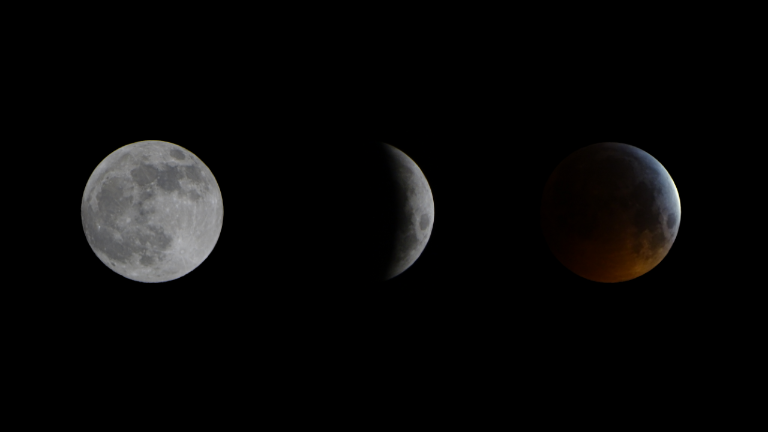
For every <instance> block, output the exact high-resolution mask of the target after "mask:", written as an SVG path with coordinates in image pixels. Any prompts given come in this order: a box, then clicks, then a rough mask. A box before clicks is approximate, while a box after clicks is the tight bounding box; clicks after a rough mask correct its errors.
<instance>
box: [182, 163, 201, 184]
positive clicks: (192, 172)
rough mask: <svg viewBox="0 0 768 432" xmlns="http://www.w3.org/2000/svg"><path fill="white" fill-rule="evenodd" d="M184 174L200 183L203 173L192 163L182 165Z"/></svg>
mask: <svg viewBox="0 0 768 432" xmlns="http://www.w3.org/2000/svg"><path fill="white" fill-rule="evenodd" d="M183 168H184V174H186V175H187V178H188V179H190V180H192V182H193V183H201V182H202V181H203V175H202V173H201V172H200V169H199V168H197V167H196V166H194V165H187V166H184V167H183Z"/></svg>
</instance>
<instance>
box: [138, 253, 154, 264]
mask: <svg viewBox="0 0 768 432" xmlns="http://www.w3.org/2000/svg"><path fill="white" fill-rule="evenodd" d="M139 263H140V264H141V265H143V266H151V265H152V264H154V263H155V259H154V258H152V257H151V256H149V255H142V257H141V259H140V260H139Z"/></svg>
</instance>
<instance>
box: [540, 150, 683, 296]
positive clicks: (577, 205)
mask: <svg viewBox="0 0 768 432" xmlns="http://www.w3.org/2000/svg"><path fill="white" fill-rule="evenodd" d="M541 222H542V230H543V232H544V236H545V238H546V241H547V243H548V244H549V247H550V249H551V250H552V252H553V254H554V255H555V256H556V257H557V259H558V260H559V261H560V262H561V263H562V264H563V265H564V266H565V267H567V268H568V269H569V270H571V271H572V272H574V273H576V274H577V275H579V276H581V277H584V278H586V279H589V280H592V281H596V282H622V281H627V280H631V279H634V278H636V277H638V276H641V275H643V274H645V273H647V272H648V271H650V270H651V269H653V268H654V267H656V265H658V264H659V263H660V262H661V260H662V259H664V257H665V256H666V255H667V253H668V252H669V250H670V248H671V247H672V243H673V242H674V241H675V238H676V237H677V232H678V228H679V226H680V197H679V195H678V192H677V187H675V183H674V182H673V181H672V177H670V175H669V173H668V172H667V171H666V169H664V167H663V166H662V165H661V164H660V163H659V161H657V160H656V159H654V158H653V157H652V156H651V155H649V154H648V153H646V152H644V151H643V150H640V149H639V148H637V147H633V146H630V145H627V144H620V143H599V144H593V145H590V146H587V147H584V148H581V149H579V150H577V151H576V152H574V153H572V154H571V155H570V156H568V157H567V158H566V159H565V160H563V161H562V162H561V163H560V165H558V166H557V168H556V169H555V170H554V172H552V175H551V176H550V177H549V180H548V181H547V183H546V186H545V188H544V195H543V199H542V205H541Z"/></svg>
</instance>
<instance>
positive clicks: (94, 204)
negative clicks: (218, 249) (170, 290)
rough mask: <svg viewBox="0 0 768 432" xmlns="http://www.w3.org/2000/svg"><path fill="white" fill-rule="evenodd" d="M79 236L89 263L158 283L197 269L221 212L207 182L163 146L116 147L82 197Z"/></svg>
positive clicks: (179, 151) (191, 160)
mask: <svg viewBox="0 0 768 432" xmlns="http://www.w3.org/2000/svg"><path fill="white" fill-rule="evenodd" d="M81 216H82V221H83V230H84V231H85V236H86V238H87V240H88V244H89V245H90V246H91V248H92V249H93V251H94V253H95V254H96V256H98V257H99V259H100V260H101V261H102V262H103V263H104V264H105V265H106V266H107V267H109V268H110V269H112V270H113V271H115V272H116V273H118V274H120V275H122V276H125V277H126V278H128V279H132V280H135V281H139V282H166V281H169V280H173V279H177V278H179V277H182V276H184V275H185V274H187V273H189V272H191V271H192V270H193V269H195V268H196V267H197V266H199V265H200V264H201V263H202V262H203V261H204V260H205V259H206V258H207V257H208V255H209V254H210V253H211V251H212V250H213V247H214V246H215V244H216V241H217V240H218V238H219V234H220V233H221V227H222V220H223V216H224V207H223V204H222V197H221V191H220V190H219V186H218V184H217V183H216V180H215V179H214V177H213V174H212V173H211V171H210V170H209V169H208V167H207V166H205V164H204V163H203V162H202V161H201V160H200V159H198V158H197V157H196V156H195V155H194V154H192V153H191V152H190V151H188V150H186V149H184V148H182V147H179V146H177V145H175V144H171V143H168V142H164V141H141V142H137V143H133V144H129V145H126V146H124V147H121V148H119V149H117V150H116V151H114V152H113V153H111V154H110V155H109V156H107V158H106V159H104V160H103V161H102V162H101V163H100V164H99V165H98V166H97V167H96V169H95V170H94V172H93V174H91V177H90V178H89V179H88V183H87V184H86V187H85V192H84V193H83V201H82V206H81Z"/></svg>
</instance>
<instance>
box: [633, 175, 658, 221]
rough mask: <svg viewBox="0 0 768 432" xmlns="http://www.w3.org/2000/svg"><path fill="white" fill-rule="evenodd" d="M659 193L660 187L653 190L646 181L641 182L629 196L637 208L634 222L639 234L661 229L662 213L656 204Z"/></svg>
mask: <svg viewBox="0 0 768 432" xmlns="http://www.w3.org/2000/svg"><path fill="white" fill-rule="evenodd" d="M658 192H659V189H658V187H655V188H652V187H651V186H649V185H648V183H646V182H645V181H641V182H639V183H638V184H637V185H636V186H635V187H634V188H633V189H632V192H631V193H630V195H629V199H630V202H631V203H632V204H633V205H634V207H635V208H636V210H635V212H634V215H633V217H632V222H633V223H634V225H635V227H636V228H637V230H638V231H639V232H643V231H645V230H648V231H651V232H653V231H655V230H657V229H660V228H661V212H660V211H659V206H658V205H657V204H656V195H657V194H658Z"/></svg>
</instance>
